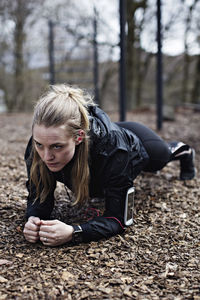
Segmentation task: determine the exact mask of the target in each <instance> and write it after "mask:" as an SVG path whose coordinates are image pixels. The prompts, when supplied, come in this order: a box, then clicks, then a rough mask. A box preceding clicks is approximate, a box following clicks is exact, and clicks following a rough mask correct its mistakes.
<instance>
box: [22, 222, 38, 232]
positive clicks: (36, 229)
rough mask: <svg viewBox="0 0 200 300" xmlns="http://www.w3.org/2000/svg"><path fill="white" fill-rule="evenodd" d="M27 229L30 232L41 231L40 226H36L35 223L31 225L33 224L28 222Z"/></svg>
mask: <svg viewBox="0 0 200 300" xmlns="http://www.w3.org/2000/svg"><path fill="white" fill-rule="evenodd" d="M25 229H27V230H30V231H39V229H40V226H38V225H35V224H34V223H31V222H29V221H28V222H27V223H26V224H25Z"/></svg>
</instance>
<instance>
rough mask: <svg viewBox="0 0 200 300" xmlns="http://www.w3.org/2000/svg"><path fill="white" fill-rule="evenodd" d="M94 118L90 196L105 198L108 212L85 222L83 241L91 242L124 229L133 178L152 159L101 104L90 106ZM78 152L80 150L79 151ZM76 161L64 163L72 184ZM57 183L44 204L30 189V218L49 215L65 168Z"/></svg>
mask: <svg viewBox="0 0 200 300" xmlns="http://www.w3.org/2000/svg"><path fill="white" fill-rule="evenodd" d="M89 120H90V132H89V135H90V156H89V168H90V185H89V190H90V196H91V197H101V198H102V197H103V198H105V212H104V214H103V216H99V217H95V218H93V219H92V220H90V221H88V222H86V223H84V224H81V227H82V229H83V236H82V237H83V241H84V242H89V241H92V240H99V239H101V238H103V237H110V236H113V235H116V234H118V233H121V232H123V229H124V221H123V216H124V205H125V197H126V192H127V190H128V188H130V187H131V186H133V180H134V179H135V178H136V176H137V175H138V174H139V173H140V172H141V170H143V168H144V167H145V165H146V163H147V162H148V154H147V153H146V151H145V149H144V147H143V146H142V144H141V142H140V140H139V139H138V137H137V136H136V135H134V134H133V133H132V132H131V131H129V130H127V129H124V128H121V127H119V126H118V125H116V124H115V123H113V122H111V121H110V119H109V117H108V116H107V114H106V113H104V112H103V111H102V110H101V109H100V108H98V107H97V106H90V107H89ZM31 149H32V138H31V139H30V141H29V143H28V145H27V149H26V153H25V161H26V165H27V171H28V177H29V174H30V167H31V163H32V157H31ZM75 155H76V154H75ZM74 159H75V158H73V159H72V161H71V162H70V163H69V164H68V165H66V166H65V167H64V169H63V170H62V172H64V179H65V182H64V183H65V184H66V185H67V186H68V187H69V188H71V176H70V173H71V169H72V165H73V161H74ZM53 174H54V177H55V186H53V187H52V192H51V193H50V194H49V196H48V197H47V199H46V200H45V201H44V202H43V203H41V204H40V201H39V199H38V200H37V201H36V202H35V203H34V204H33V201H34V195H35V190H34V187H32V190H31V193H30V185H29V180H28V181H27V189H28V191H29V195H28V203H27V218H28V217H30V216H37V217H39V218H41V219H49V218H50V214H51V212H52V209H53V206H54V195H53V194H54V193H53V192H54V190H55V187H56V181H61V182H63V180H62V176H61V172H56V173H53Z"/></svg>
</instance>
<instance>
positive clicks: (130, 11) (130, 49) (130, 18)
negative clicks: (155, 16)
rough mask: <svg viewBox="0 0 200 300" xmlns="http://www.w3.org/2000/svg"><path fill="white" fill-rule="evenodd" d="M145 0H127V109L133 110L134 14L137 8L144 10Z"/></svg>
mask: <svg viewBox="0 0 200 300" xmlns="http://www.w3.org/2000/svg"><path fill="white" fill-rule="evenodd" d="M146 5H147V0H141V1H135V0H127V55H126V57H127V61H126V64H127V74H126V76H127V77H126V85H127V86H126V89H127V108H128V109H132V108H134V106H135V104H136V102H135V88H134V69H135V44H136V22H135V13H136V11H137V10H138V9H139V8H143V9H145V8H146Z"/></svg>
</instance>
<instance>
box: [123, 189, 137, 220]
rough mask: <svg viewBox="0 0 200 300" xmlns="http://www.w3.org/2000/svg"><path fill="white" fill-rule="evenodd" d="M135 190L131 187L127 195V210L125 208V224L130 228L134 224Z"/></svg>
mask: <svg viewBox="0 0 200 300" xmlns="http://www.w3.org/2000/svg"><path fill="white" fill-rule="evenodd" d="M134 194H135V188H134V187H131V188H129V189H128V191H127V193H126V200H125V208H124V224H125V225H126V226H130V225H132V224H133V208H134Z"/></svg>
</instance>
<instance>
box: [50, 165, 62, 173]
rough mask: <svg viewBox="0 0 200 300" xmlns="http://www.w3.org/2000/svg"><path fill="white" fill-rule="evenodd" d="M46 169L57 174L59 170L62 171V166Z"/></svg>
mask: <svg viewBox="0 0 200 300" xmlns="http://www.w3.org/2000/svg"><path fill="white" fill-rule="evenodd" d="M47 168H48V169H49V170H50V171H51V172H59V171H60V170H62V166H47Z"/></svg>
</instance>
